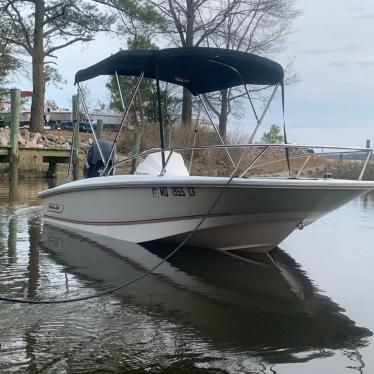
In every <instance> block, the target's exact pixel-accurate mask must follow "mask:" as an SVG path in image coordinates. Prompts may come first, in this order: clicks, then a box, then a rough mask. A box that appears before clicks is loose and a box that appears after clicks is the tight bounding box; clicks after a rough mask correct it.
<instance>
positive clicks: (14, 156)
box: [9, 88, 21, 182]
mask: <svg viewBox="0 0 374 374" xmlns="http://www.w3.org/2000/svg"><path fill="white" fill-rule="evenodd" d="M10 100H11V112H10V153H9V180H10V181H13V182H14V181H17V179H18V140H19V121H20V115H21V93H20V90H18V89H16V88H13V89H11V90H10Z"/></svg>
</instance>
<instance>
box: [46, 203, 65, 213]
mask: <svg viewBox="0 0 374 374" xmlns="http://www.w3.org/2000/svg"><path fill="white" fill-rule="evenodd" d="M63 210H64V206H63V205H61V204H56V203H49V204H48V211H49V212H54V213H62V212H63Z"/></svg>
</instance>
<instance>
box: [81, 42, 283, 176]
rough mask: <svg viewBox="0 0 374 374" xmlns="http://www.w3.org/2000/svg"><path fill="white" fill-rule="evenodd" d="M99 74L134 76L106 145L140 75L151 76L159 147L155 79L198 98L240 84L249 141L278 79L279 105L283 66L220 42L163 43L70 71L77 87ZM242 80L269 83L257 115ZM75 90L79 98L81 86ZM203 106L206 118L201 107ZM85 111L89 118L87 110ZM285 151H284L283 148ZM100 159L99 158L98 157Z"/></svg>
mask: <svg viewBox="0 0 374 374" xmlns="http://www.w3.org/2000/svg"><path fill="white" fill-rule="evenodd" d="M100 75H113V76H114V75H115V76H116V77H117V80H118V75H125V76H137V77H139V80H138V83H137V84H136V87H135V90H134V92H133V94H132V96H131V100H130V103H129V104H128V106H127V109H126V111H125V114H124V116H123V119H122V122H121V126H120V128H119V130H118V132H117V135H116V137H115V139H114V141H113V147H112V150H114V146H115V144H116V142H117V139H118V135H119V133H120V131H121V129H122V127H123V125H124V123H125V120H126V117H127V114H128V112H129V108H130V106H131V105H132V102H133V100H134V98H135V95H136V93H137V90H138V89H139V86H140V82H141V80H142V79H143V77H145V78H151V79H156V83H157V98H158V115H159V121H160V142H161V149H164V148H165V145H164V134H163V124H162V112H161V99H160V86H159V81H160V80H162V81H164V82H169V83H173V84H176V85H179V86H182V87H185V88H187V89H188V90H189V91H190V92H191V93H192V94H193V95H195V96H198V97H199V99H200V100H201V101H202V102H203V100H202V98H201V94H204V93H208V92H212V91H220V90H224V89H227V88H231V87H235V86H239V85H243V86H244V87H245V89H246V93H247V96H248V99H249V101H250V103H251V107H252V109H253V111H254V114H255V117H256V121H257V126H256V128H255V130H254V132H253V133H252V136H251V138H250V140H249V142H250V143H251V142H252V140H253V137H254V135H255V133H256V131H257V129H258V127H259V126H260V124H261V122H262V119H263V117H264V115H265V113H266V111H267V109H268V106H269V104H270V102H271V100H272V98H273V96H274V94H275V91H276V89H277V87H278V86H279V85H280V86H281V88H282V106H283V108H284V85H283V77H284V72H283V68H282V66H281V65H279V64H278V63H276V62H274V61H272V60H269V59H267V58H264V57H260V56H257V55H254V54H251V53H245V52H241V51H234V50H228V49H220V48H168V49H163V50H132V51H120V52H118V53H116V54H114V55H112V56H110V57H108V58H106V59H105V60H102V61H100V62H98V63H97V64H95V65H92V66H90V67H88V68H87V69H83V70H80V71H78V72H77V73H76V75H75V83H76V84H78V90H79V83H80V82H82V81H86V80H88V79H92V78H95V77H97V76H100ZM247 84H254V85H264V86H272V85H274V86H275V89H274V92H273V94H272V96H271V98H270V100H269V103H268V105H267V106H266V107H265V110H264V113H263V114H262V116H261V117H258V116H257V113H256V111H255V109H254V106H253V103H252V100H251V98H250V96H249V92H248V89H247V86H246V85H247ZM119 89H120V87H119ZM79 91H81V90H79ZM80 93H81V97H82V99H83V101H84V98H83V95H82V92H80ZM203 104H204V102H203ZM204 107H205V105H204ZM205 109H206V111H207V114H208V116H209V119H210V120H211V118H210V115H209V112H208V110H207V108H206V107H205ZM283 112H284V109H283ZM86 115H87V117H88V119H89V115H88V112H87V113H86ZM89 121H90V119H89ZM211 122H212V125H213V127H214V129H215V131H216V133H217V135H218V137H219V138H220V140H221V142H222V144H223V140H222V138H221V137H220V134H219V132H218V130H217V128H216V126H215V125H214V123H213V121H212V120H211ZM90 123H91V121H90ZM91 128H92V131H94V129H93V126H91ZM284 137H285V142H286V143H287V139H286V133H285V127H284ZM95 141H96V138H95ZM98 147H99V145H98ZM99 151H100V149H99ZM226 152H227V154H228V156H229V158H230V160H231V162H232V163H234V162H233V160H232V158H231V156H230V153H229V152H228V150H226ZM286 153H287V154H288V150H287V149H286ZM100 154H101V152H100ZM111 154H112V152H111ZM111 154H110V156H111ZM287 159H288V157H287ZM103 162H104V164H105V160H104V159H103ZM162 164H163V166H165V157H164V152H162ZM107 167H108V163H106V167H105V168H104V171H103V174H106V171H107Z"/></svg>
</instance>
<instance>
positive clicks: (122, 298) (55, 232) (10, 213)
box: [0, 181, 374, 373]
mask: <svg viewBox="0 0 374 374" xmlns="http://www.w3.org/2000/svg"><path fill="white" fill-rule="evenodd" d="M47 187H48V186H47V185H46V183H44V182H32V181H28V182H24V181H23V182H22V183H21V184H20V185H19V186H18V189H16V190H15V189H14V190H12V193H11V194H9V190H8V186H7V184H0V293H1V295H3V296H7V297H17V298H28V299H54V300H56V299H70V298H74V297H80V296H85V295H92V294H95V293H97V292H100V291H102V290H108V289H110V288H112V287H115V286H118V285H120V284H122V283H124V282H126V281H128V280H131V279H133V278H135V277H137V276H139V275H141V274H143V273H144V272H146V271H147V270H148V269H150V268H151V267H152V266H153V265H155V264H157V263H159V262H160V261H161V260H162V258H163V257H164V256H166V255H167V254H168V253H170V251H171V250H173V247H172V246H166V245H160V244H153V245H148V246H147V248H144V247H141V246H138V245H134V244H126V243H123V242H119V241H115V240H108V239H103V238H100V237H92V236H91V237H90V238H88V239H87V238H85V237H82V236H81V235H79V234H77V233H72V232H69V231H65V230H59V229H56V228H53V227H51V226H48V225H44V227H43V222H42V217H41V209H40V206H39V201H38V200H37V198H36V194H37V192H38V191H40V190H42V189H44V188H47ZM373 234H374V196H373V195H366V196H363V197H361V198H359V199H356V200H354V201H353V202H351V203H350V204H348V205H346V206H345V207H343V208H341V209H339V210H337V211H336V212H333V213H331V214H329V215H328V216H326V217H324V218H323V219H321V220H320V221H318V222H316V223H315V224H314V225H312V226H310V227H306V228H304V230H302V231H297V232H295V233H294V234H293V235H291V236H290V237H289V238H288V239H287V240H286V241H284V242H283V243H282V244H281V245H280V248H279V249H276V250H275V251H273V252H272V253H271V256H270V257H266V256H264V255H261V256H260V255H257V256H250V257H248V256H247V257H241V256H232V255H228V254H225V253H222V252H217V251H212V250H204V251H201V250H197V249H193V248H184V249H183V250H181V251H179V252H178V253H177V254H176V255H175V256H173V257H172V258H170V260H168V261H167V262H166V263H165V264H163V265H162V266H161V267H160V268H158V269H157V270H156V272H155V273H153V274H151V275H149V276H147V277H145V278H144V279H142V280H141V281H139V282H137V283H136V284H133V285H132V286H130V287H128V288H125V289H122V290H120V291H118V292H116V293H114V294H110V295H108V296H104V297H100V298H97V299H93V300H91V301H85V302H78V303H73V304H62V305H20V304H9V303H0V321H1V324H0V344H1V346H0V371H1V372H2V373H3V372H4V373H8V372H9V373H10V372H30V373H36V372H43V373H56V372H58V373H81V372H87V373H89V372H105V373H107V372H113V373H118V372H136V373H138V372H139V373H141V372H160V373H161V372H167V373H190V372H202V373H301V372H302V373H317V372H318V373H345V372H346V373H352V372H358V373H372V372H374V348H373V347H374V346H373V344H372V342H373V338H372V331H374V317H373V316H374V295H373V292H372V286H373V281H374V272H373V271H372V268H373V263H374V253H373V240H374V235H373Z"/></svg>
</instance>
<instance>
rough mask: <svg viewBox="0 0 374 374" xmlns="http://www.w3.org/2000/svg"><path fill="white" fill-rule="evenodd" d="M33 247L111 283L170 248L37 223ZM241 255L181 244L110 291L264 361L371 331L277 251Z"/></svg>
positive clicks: (343, 345) (290, 357)
mask: <svg viewBox="0 0 374 374" xmlns="http://www.w3.org/2000/svg"><path fill="white" fill-rule="evenodd" d="M41 246H42V248H43V249H45V250H47V251H48V252H49V253H50V255H51V256H52V257H53V258H54V259H55V260H57V261H58V262H60V263H62V264H64V265H65V266H67V267H68V268H69V272H72V273H74V274H75V275H77V276H79V277H84V278H85V279H88V280H90V281H95V282H97V286H98V287H100V288H102V287H104V288H110V287H115V286H118V285H120V284H122V283H125V282H126V281H128V280H131V279H133V278H135V277H137V276H139V275H140V274H142V273H144V272H145V271H147V270H148V269H150V268H151V267H153V266H154V265H156V264H157V263H159V262H160V261H161V260H162V258H163V257H165V256H166V255H167V254H168V253H170V252H171V251H172V250H173V249H174V247H170V248H168V247H166V246H165V245H164V244H158V243H152V244H151V245H149V246H147V247H148V248H147V249H146V248H145V247H141V246H139V245H137V244H133V243H126V244H125V243H124V242H123V241H116V240H114V239H108V238H105V239H104V238H101V237H98V236H97V237H95V238H92V237H91V238H90V239H87V238H83V237H81V236H80V235H79V234H77V233H73V232H71V231H69V232H68V231H64V230H62V229H58V228H55V227H52V226H49V225H44V230H43V233H42V240H41ZM256 256H257V257H254V255H253V254H252V255H251V257H248V255H246V257H244V256H243V255H240V254H230V253H225V252H220V251H215V250H204V251H202V250H201V249H200V250H199V249H194V248H183V249H181V250H180V251H178V252H177V253H176V254H175V255H173V256H172V257H171V258H170V259H169V260H168V261H167V262H166V263H164V264H163V265H162V266H161V267H159V268H158V269H157V270H156V271H155V272H154V273H152V274H150V275H148V276H147V277H145V278H143V279H142V280H140V281H138V282H137V283H135V284H132V285H131V286H130V287H127V288H124V289H122V290H121V291H118V292H117V293H116V296H117V297H118V298H123V299H124V302H125V303H126V304H130V305H136V306H140V307H146V308H147V310H148V311H149V312H150V313H152V315H155V316H159V317H161V318H163V319H166V320H168V321H171V322H175V323H178V324H182V325H183V324H186V326H188V327H189V328H192V330H193V331H195V332H196V334H198V335H199V336H200V337H203V338H204V340H205V341H208V342H209V343H211V344H212V345H214V346H215V347H217V348H219V347H220V348H230V349H231V348H232V349H234V350H235V351H250V352H251V354H254V355H259V356H260V357H262V358H263V359H264V360H265V361H266V362H269V363H276V362H296V361H307V360H309V359H312V358H315V357H324V356H326V355H329V354H332V353H331V352H330V353H328V352H327V350H339V349H355V348H357V347H360V346H363V345H365V344H366V338H367V337H368V336H371V335H372V333H371V332H370V331H369V330H368V329H366V328H363V327H358V326H356V325H355V323H354V322H353V321H352V320H350V319H349V318H348V317H347V316H346V315H344V314H343V312H344V310H343V309H342V308H340V307H339V305H337V304H336V303H334V302H333V301H332V300H330V299H329V298H328V297H326V296H323V295H321V294H319V293H318V292H317V290H316V288H315V287H314V286H313V284H312V282H311V281H310V280H309V279H308V277H307V275H306V274H305V273H304V272H303V271H302V269H300V267H299V265H298V264H297V263H296V262H295V261H294V260H293V259H292V258H291V257H290V256H289V255H287V254H286V253H285V252H283V251H282V250H281V249H275V250H274V251H272V252H271V255H270V256H266V255H263V254H262V255H260V254H257V255H256Z"/></svg>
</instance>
